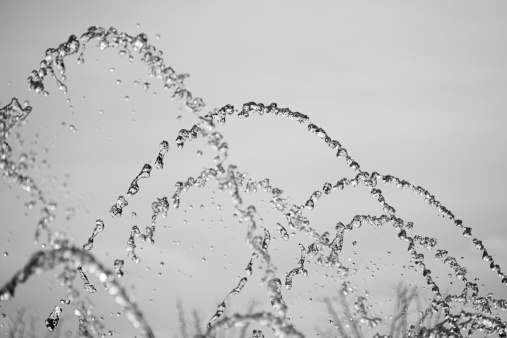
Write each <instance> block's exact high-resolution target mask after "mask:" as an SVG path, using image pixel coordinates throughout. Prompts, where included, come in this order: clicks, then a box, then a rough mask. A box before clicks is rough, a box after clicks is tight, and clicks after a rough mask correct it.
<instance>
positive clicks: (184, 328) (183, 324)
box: [176, 299, 188, 338]
mask: <svg viewBox="0 0 507 338" xmlns="http://www.w3.org/2000/svg"><path fill="white" fill-rule="evenodd" d="M176 307H177V308H178V317H179V319H180V332H181V336H182V337H183V338H188V335H187V322H186V320H185V311H183V305H182V304H181V299H178V301H177V302H176Z"/></svg>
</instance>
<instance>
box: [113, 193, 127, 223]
mask: <svg viewBox="0 0 507 338" xmlns="http://www.w3.org/2000/svg"><path fill="white" fill-rule="evenodd" d="M128 204H129V203H128V202H127V200H126V199H125V197H123V196H118V199H117V200H116V203H115V204H114V205H113V206H112V207H111V209H110V210H109V214H110V215H111V216H112V217H115V218H116V217H120V216H121V215H122V213H123V208H125V207H126V206H127V205H128Z"/></svg>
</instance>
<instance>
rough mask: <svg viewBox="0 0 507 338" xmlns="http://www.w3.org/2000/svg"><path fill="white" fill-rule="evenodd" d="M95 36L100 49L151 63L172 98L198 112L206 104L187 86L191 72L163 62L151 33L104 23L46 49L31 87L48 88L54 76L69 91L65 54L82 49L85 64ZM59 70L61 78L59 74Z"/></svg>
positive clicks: (153, 73) (30, 79)
mask: <svg viewBox="0 0 507 338" xmlns="http://www.w3.org/2000/svg"><path fill="white" fill-rule="evenodd" d="M93 39H96V40H97V42H98V47H99V48H100V49H101V50H105V49H108V48H114V49H119V52H118V54H119V55H120V56H125V55H128V58H129V61H130V62H132V61H133V60H134V56H133V52H135V53H137V54H139V55H140V57H141V58H140V60H141V61H142V62H144V63H145V64H146V65H147V66H148V75H149V76H151V77H155V78H157V79H160V80H161V81H162V82H163V83H164V88H165V89H167V90H171V91H173V94H172V99H173V100H184V101H185V105H186V107H187V108H188V109H189V110H190V111H192V112H194V113H196V114H198V113H199V112H200V111H201V110H202V109H203V108H204V107H205V103H204V101H203V100H202V99H201V98H199V97H193V95H192V93H191V92H190V91H188V90H187V89H185V85H184V80H185V78H187V77H188V76H189V75H188V74H178V73H176V72H175V71H174V69H173V68H171V67H168V66H166V65H165V64H164V59H163V58H162V55H163V53H162V51H159V50H157V48H155V46H153V45H151V44H149V43H148V36H147V35H146V34H144V33H141V34H139V35H137V36H131V35H129V34H127V33H125V32H118V30H117V29H116V28H114V27H111V28H109V29H105V28H103V27H98V26H91V27H90V28H88V30H87V31H86V32H85V33H83V34H82V35H81V37H80V38H77V37H76V36H75V35H71V36H70V37H69V39H68V40H67V41H66V42H64V43H61V44H60V45H59V46H58V47H57V48H49V49H47V50H46V55H45V58H44V60H42V61H41V63H40V67H39V69H38V70H33V71H32V73H31V74H30V76H29V77H28V80H27V81H28V88H29V90H33V91H35V92H36V93H44V95H48V94H49V92H48V91H47V90H45V88H44V83H43V82H44V79H45V77H46V76H48V75H49V76H51V77H53V78H54V79H55V81H56V84H57V86H58V88H59V89H60V90H61V91H62V92H64V93H66V92H67V87H66V85H65V84H64V82H65V80H66V76H65V71H66V68H65V62H64V60H65V58H66V57H68V56H70V55H74V54H76V53H79V56H78V59H77V63H78V64H83V63H84V62H85V59H84V51H85V48H86V44H87V43H89V42H90V41H91V40H93ZM58 73H59V74H60V78H58V77H57V74H58Z"/></svg>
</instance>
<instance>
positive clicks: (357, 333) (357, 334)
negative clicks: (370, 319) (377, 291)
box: [339, 291, 363, 338]
mask: <svg viewBox="0 0 507 338" xmlns="http://www.w3.org/2000/svg"><path fill="white" fill-rule="evenodd" d="M339 295H340V301H341V305H342V307H343V309H344V310H345V316H346V317H347V321H348V322H349V325H350V327H351V328H352V332H353V333H354V336H355V337H357V338H362V337H363V335H362V334H361V331H359V329H358V328H357V326H356V322H355V321H353V320H352V313H351V312H350V308H349V304H348V303H347V299H346V298H345V294H344V293H343V292H341V291H340V292H339Z"/></svg>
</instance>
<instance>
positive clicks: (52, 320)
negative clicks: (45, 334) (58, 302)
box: [46, 306, 62, 332]
mask: <svg viewBox="0 0 507 338" xmlns="http://www.w3.org/2000/svg"><path fill="white" fill-rule="evenodd" d="M61 313H62V308H61V307H59V306H55V309H54V310H53V311H52V312H51V313H50V314H49V317H48V318H47V319H46V328H47V329H48V331H49V332H53V331H54V330H55V328H56V326H57V325H58V321H59V320H60V314H61Z"/></svg>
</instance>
